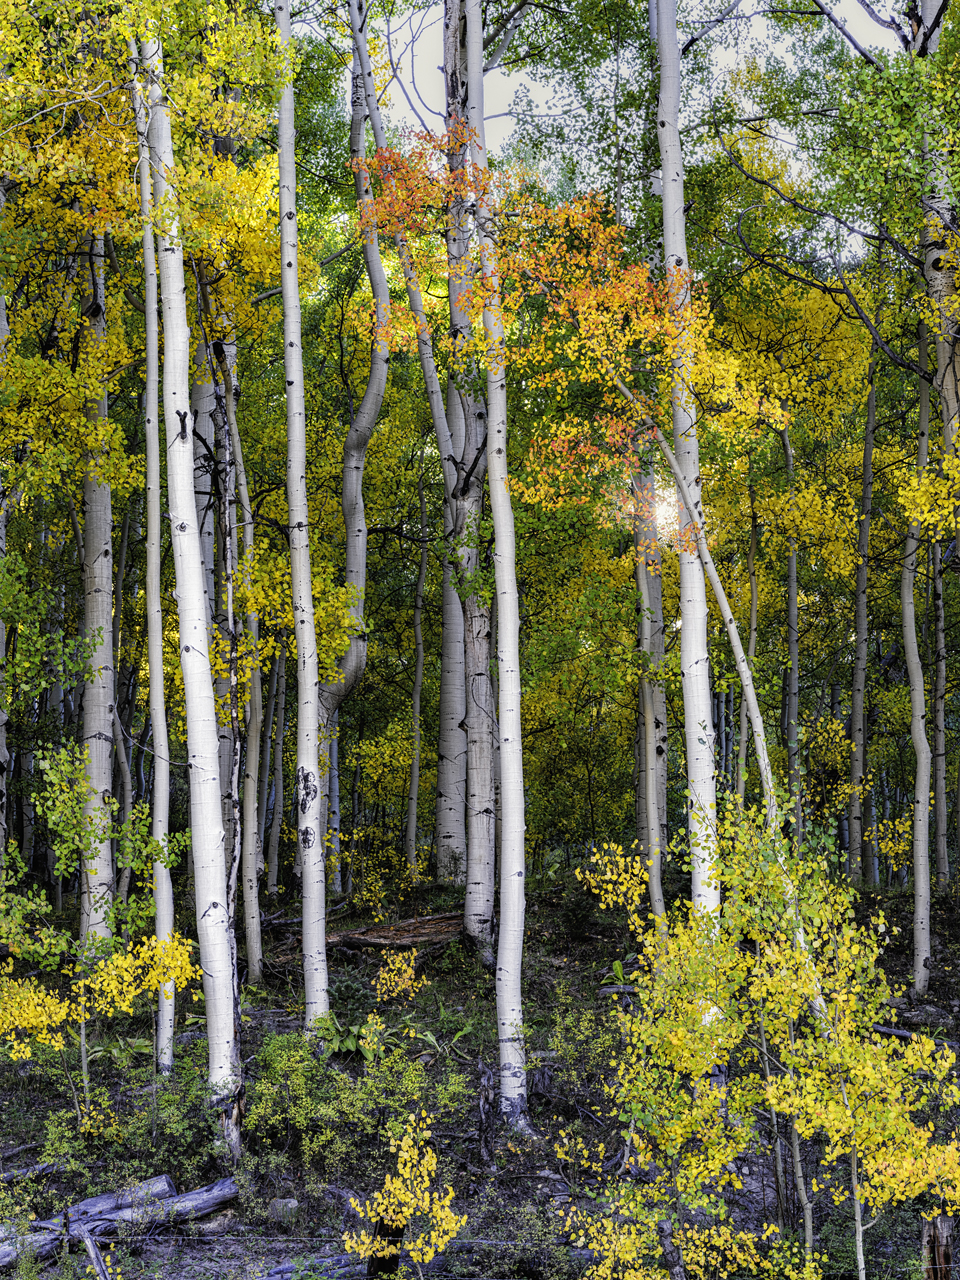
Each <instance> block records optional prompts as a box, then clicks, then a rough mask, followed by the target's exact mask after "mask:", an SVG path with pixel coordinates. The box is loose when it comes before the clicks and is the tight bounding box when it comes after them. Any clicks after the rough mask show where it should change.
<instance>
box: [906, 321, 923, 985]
mask: <svg viewBox="0 0 960 1280" xmlns="http://www.w3.org/2000/svg"><path fill="white" fill-rule="evenodd" d="M920 368H921V370H923V371H924V372H925V371H926V368H927V327H926V325H925V324H921V325H920ZM929 433H930V384H929V383H928V382H927V381H926V379H925V378H921V379H920V411H919V427H918V440H917V472H918V474H919V475H922V474H923V472H924V471H925V469H926V466H927V455H928V451H929ZM920 534H921V527H920V522H919V521H917V520H911V522H910V526H909V528H908V529H907V537H906V542H905V545H904V550H903V570H902V573H901V575H900V609H901V612H902V614H903V652H904V658H905V660H906V664H907V679H908V682H909V685H910V738H911V741H912V742H913V749H914V752H915V754H916V760H917V763H916V774H915V778H914V785H913V985H914V990H915V991H916V993H917V995H918V996H922V995H926V992H927V987H928V985H929V983H930V850H929V843H930V742H929V739H928V738H927V729H926V715H927V705H926V689H925V685H924V677H923V665H922V663H921V661H920V649H919V646H918V644H917V623H916V614H915V606H914V599H913V591H914V583H915V580H916V575H917V548H918V546H919V544H920Z"/></svg>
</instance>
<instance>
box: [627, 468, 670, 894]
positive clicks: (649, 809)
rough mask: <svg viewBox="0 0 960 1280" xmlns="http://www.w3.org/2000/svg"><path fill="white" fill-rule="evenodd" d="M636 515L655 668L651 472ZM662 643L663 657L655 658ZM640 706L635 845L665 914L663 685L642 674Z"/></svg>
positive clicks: (640, 607)
mask: <svg viewBox="0 0 960 1280" xmlns="http://www.w3.org/2000/svg"><path fill="white" fill-rule="evenodd" d="M634 492H635V496H636V501H637V504H638V511H637V514H636V515H635V517H634V544H635V547H634V550H635V556H636V561H635V565H634V575H635V581H636V588H637V611H638V614H639V618H638V627H637V641H638V647H639V650H640V659H641V661H642V662H646V663H648V664H649V665H650V666H652V667H656V664H657V662H658V660H659V658H661V657H662V656H663V608H662V604H661V595H660V592H659V590H655V589H656V588H658V587H659V585H660V572H659V570H660V563H659V562H660V551H659V547H658V544H657V508H656V497H657V491H656V478H655V475H654V472H653V469H652V468H650V469H648V470H646V471H644V472H643V473H642V474H637V475H635V477H634ZM658 638H659V649H660V653H659V654H658V653H657V651H656V650H657V647H658V646H657V640H658ZM639 685H640V697H639V705H638V708H637V710H638V721H639V723H638V726H637V728H638V733H637V747H638V751H637V760H636V769H637V779H636V784H635V786H636V811H637V840H638V841H639V842H640V845H641V852H642V853H643V855H644V857H645V859H646V863H647V866H648V868H649V876H650V879H649V892H650V906H651V909H652V910H653V914H654V915H655V916H657V917H658V918H662V917H664V916H665V914H666V906H665V903H664V898H663V886H662V883H661V874H660V872H661V843H660V839H661V836H660V832H661V829H662V827H661V813H660V796H659V785H658V784H659V773H660V770H659V768H658V761H659V757H658V755H657V747H658V746H659V745H660V744H659V743H658V741H657V738H658V734H657V709H656V688H657V687H658V686H659V687H660V688H661V689H662V685H661V684H660V682H659V681H655V680H653V679H651V678H649V676H645V674H644V673H643V672H641V673H640V681H639Z"/></svg>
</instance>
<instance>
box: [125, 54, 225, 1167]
mask: <svg viewBox="0 0 960 1280" xmlns="http://www.w3.org/2000/svg"><path fill="white" fill-rule="evenodd" d="M141 58H142V62H143V65H144V67H145V69H146V70H147V72H148V76H149V82H148V91H147V101H148V104H149V112H150V150H151V167H152V176H153V191H154V207H155V208H157V209H160V210H162V216H161V219H160V221H159V223H158V247H159V255H158V274H159V278H160V294H161V301H162V310H163V336H164V341H163V417H164V426H165V430H166V455H167V487H168V497H169V503H170V536H171V541H172V545H173V560H174V570H175V574H176V584H177V612H178V616H179V627H180V663H181V669H182V671H183V685H184V701H185V708H186V718H187V760H188V766H189V779H190V833H191V843H192V846H193V870H194V887H195V897H196V912H197V937H198V940H199V944H200V964H201V967H202V969H203V989H204V997H205V1010H206V1022H207V1049H208V1075H209V1081H210V1085H211V1088H212V1090H213V1095H214V1102H215V1105H216V1106H217V1108H218V1110H219V1111H220V1114H221V1117H222V1125H223V1134H224V1140H225V1142H226V1145H227V1147H228V1149H229V1150H230V1151H231V1152H232V1153H233V1154H234V1155H235V1156H237V1155H239V1151H240V1112H239V1102H238V1097H239V1093H240V1089H241V1087H242V1078H241V1068H240V1055H239V1020H240V1008H239V992H238V989H237V957H236V943H235V940H234V936H233V930H232V929H231V927H230V920H229V918H228V910H227V882H226V879H227V878H226V867H225V864H224V834H223V821H222V815H221V808H220V765H219V752H218V741H217V714H216V704H215V700H214V692H213V676H212V673H211V669H210V651H209V645H208V632H207V608H206V599H205V590H204V565H203V557H202V554H201V546H200V530H199V525H198V521H197V504H196V495H195V492H194V478H193V477H194V472H193V441H192V439H191V434H190V425H191V417H190V329H189V325H188V323H187V305H186V302H187V299H186V280H185V277H184V269H183V246H182V243H181V241H180V225H179V218H178V215H177V189H176V172H177V171H176V160H175V157H174V152H173V139H172V135H171V126H170V113H169V107H168V104H167V101H166V97H165V94H164V86H163V53H162V49H161V47H160V43H159V41H158V40H157V39H156V38H155V37H148V38H146V39H144V41H143V42H142V44H141Z"/></svg>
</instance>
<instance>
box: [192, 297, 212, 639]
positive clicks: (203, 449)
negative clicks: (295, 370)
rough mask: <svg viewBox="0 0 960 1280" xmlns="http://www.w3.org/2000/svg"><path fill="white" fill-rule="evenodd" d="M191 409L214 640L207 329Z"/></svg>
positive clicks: (198, 345) (197, 355)
mask: <svg viewBox="0 0 960 1280" xmlns="http://www.w3.org/2000/svg"><path fill="white" fill-rule="evenodd" d="M199 304H200V300H199V299H198V305H199ZM190 412H191V414H192V420H193V487H194V493H195V495H196V504H197V526H198V528H199V530H200V554H201V556H202V558H203V590H204V607H205V608H206V611H207V628H208V630H209V632H210V640H211V642H212V640H213V622H214V618H215V616H216V614H217V612H218V609H219V602H218V600H217V590H216V561H217V550H216V548H217V535H216V528H217V516H216V511H217V495H216V468H217V450H216V440H215V431H214V424H213V419H214V414H215V413H216V394H215V389H214V385H213V370H212V369H211V367H210V358H209V353H208V351H207V340H206V336H205V335H204V334H203V333H201V334H200V336H199V337H198V339H197V343H196V349H195V352H194V357H193V381H192V384H191V387H190Z"/></svg>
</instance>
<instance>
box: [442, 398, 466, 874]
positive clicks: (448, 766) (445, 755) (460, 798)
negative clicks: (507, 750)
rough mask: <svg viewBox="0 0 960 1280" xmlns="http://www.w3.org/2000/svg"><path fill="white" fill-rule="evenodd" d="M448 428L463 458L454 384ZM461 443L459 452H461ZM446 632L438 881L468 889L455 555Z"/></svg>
mask: <svg viewBox="0 0 960 1280" xmlns="http://www.w3.org/2000/svg"><path fill="white" fill-rule="evenodd" d="M447 422H448V423H449V425H450V435H451V439H452V442H453V450H454V455H455V456H457V457H462V454H463V435H464V429H463V409H462V406H461V404H460V395H459V392H458V391H457V388H456V385H455V384H454V382H453V380H452V379H451V380H450V381H449V382H448V384H447ZM458 440H459V449H458ZM452 505H453V504H452V503H451V502H449V501H447V500H446V495H445V496H444V504H443V533H444V539H445V541H446V543H447V545H449V544H450V542H451V541H452V539H453V528H454V512H453V510H452ZM442 609H443V629H442V632H441V640H440V731H439V734H438V737H437V809H436V831H437V879H438V880H439V881H440V883H441V884H457V885H462V884H465V882H466V874H467V827H466V798H467V733H466V729H465V728H464V722H465V719H466V714H467V696H466V675H465V669H464V658H463V604H462V603H461V601H460V596H459V594H458V592H457V588H456V583H455V581H454V568H453V564H452V562H451V559H450V556H449V555H446V554H445V555H444V560H443V605H442Z"/></svg>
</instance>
